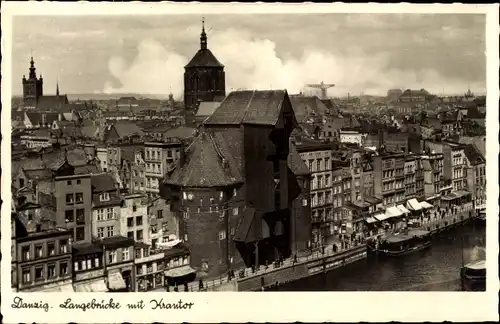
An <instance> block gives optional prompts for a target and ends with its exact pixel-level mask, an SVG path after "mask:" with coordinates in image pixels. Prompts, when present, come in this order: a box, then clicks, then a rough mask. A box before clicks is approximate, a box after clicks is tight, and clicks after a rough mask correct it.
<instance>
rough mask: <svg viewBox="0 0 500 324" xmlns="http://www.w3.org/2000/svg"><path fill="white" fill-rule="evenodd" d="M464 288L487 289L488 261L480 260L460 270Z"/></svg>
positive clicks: (472, 289) (471, 289) (473, 289)
mask: <svg viewBox="0 0 500 324" xmlns="http://www.w3.org/2000/svg"><path fill="white" fill-rule="evenodd" d="M460 279H461V282H462V289H463V290H465V291H485V290H486V261H485V260H480V261H476V262H472V263H468V264H466V265H464V266H463V267H462V269H461V271H460Z"/></svg>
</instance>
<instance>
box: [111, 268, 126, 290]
mask: <svg viewBox="0 0 500 324" xmlns="http://www.w3.org/2000/svg"><path fill="white" fill-rule="evenodd" d="M108 284H109V289H113V290H119V289H124V288H126V287H127V284H126V283H125V280H123V277H122V274H121V273H120V272H111V273H109V274H108Z"/></svg>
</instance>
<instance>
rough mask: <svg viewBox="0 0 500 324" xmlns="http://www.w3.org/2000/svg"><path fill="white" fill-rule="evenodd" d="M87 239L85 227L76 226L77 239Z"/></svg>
mask: <svg viewBox="0 0 500 324" xmlns="http://www.w3.org/2000/svg"><path fill="white" fill-rule="evenodd" d="M84 239H85V228H84V227H77V228H76V241H83V240H84Z"/></svg>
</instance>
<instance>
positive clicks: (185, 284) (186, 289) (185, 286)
mask: <svg viewBox="0 0 500 324" xmlns="http://www.w3.org/2000/svg"><path fill="white" fill-rule="evenodd" d="M184 291H189V287H188V284H187V282H185V283H184Z"/></svg>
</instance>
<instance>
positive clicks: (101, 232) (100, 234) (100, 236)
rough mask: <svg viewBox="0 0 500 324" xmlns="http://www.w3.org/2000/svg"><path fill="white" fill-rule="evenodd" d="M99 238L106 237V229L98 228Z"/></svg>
mask: <svg viewBox="0 0 500 324" xmlns="http://www.w3.org/2000/svg"><path fill="white" fill-rule="evenodd" d="M97 237H98V238H103V237H104V227H98V228H97Z"/></svg>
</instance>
